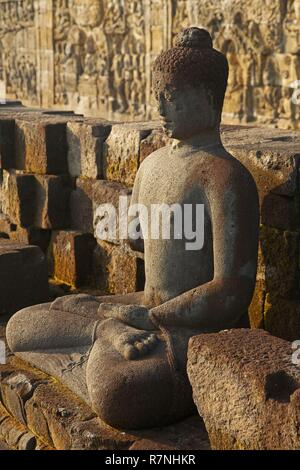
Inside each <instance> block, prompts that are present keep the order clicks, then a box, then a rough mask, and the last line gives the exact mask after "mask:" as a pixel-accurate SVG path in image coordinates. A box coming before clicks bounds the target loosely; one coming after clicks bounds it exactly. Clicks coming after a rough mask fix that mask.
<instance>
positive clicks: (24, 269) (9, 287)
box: [0, 239, 49, 314]
mask: <svg viewBox="0 0 300 470" xmlns="http://www.w3.org/2000/svg"><path fill="white" fill-rule="evenodd" d="M0 281H1V282H0V291H1V292H0V299H1V301H0V312H1V313H2V314H12V313H14V312H17V311H18V310H20V309H22V308H24V307H28V306H30V305H35V304H38V303H42V302H46V301H47V300H48V298H49V292H48V270H47V262H46V259H45V256H44V254H43V253H42V251H41V250H40V248H38V247H37V246H30V245H23V244H20V243H15V242H11V241H10V240H3V239H2V240H1V241H0Z"/></svg>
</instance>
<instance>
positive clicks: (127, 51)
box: [0, 0, 300, 128]
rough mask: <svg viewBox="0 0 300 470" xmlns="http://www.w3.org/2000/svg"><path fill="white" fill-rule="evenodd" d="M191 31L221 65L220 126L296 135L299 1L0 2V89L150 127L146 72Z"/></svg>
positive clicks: (29, 100) (46, 103)
mask: <svg viewBox="0 0 300 470" xmlns="http://www.w3.org/2000/svg"><path fill="white" fill-rule="evenodd" d="M191 25H193V26H204V27H206V28H208V29H209V31H210V32H211V34H212V36H213V39H214V43H215V47H216V48H217V49H219V50H221V51H223V52H224V53H225V54H226V55H227V57H228V60H229V63H230V77H229V86H228V91H227V99H226V103H225V109H224V118H225V119H226V120H227V122H242V121H243V122H245V121H246V122H255V121H258V122H261V123H264V124H268V125H272V126H279V127H281V128H299V122H300V121H299V109H300V108H299V106H297V104H296V103H293V102H292V100H291V97H292V95H293V93H294V92H295V88H294V87H296V85H295V81H296V80H299V79H300V59H299V57H300V56H299V44H300V1H299V0H263V1H261V0H253V1H251V2H249V1H248V0H202V1H200V0H199V1H197V0H36V1H34V0H9V1H8V0H0V81H2V83H5V85H6V92H7V96H8V97H9V98H14V99H15V98H18V99H21V100H23V101H24V102H25V103H26V104H28V105H39V106H43V107H51V108H52V107H60V108H62V107H64V108H65V109H72V110H73V109H75V110H76V111H77V112H84V113H85V114H88V115H97V116H102V117H104V118H108V119H115V120H128V119H134V120H137V119H139V120H142V119H145V118H147V119H149V118H151V117H155V107H154V103H153V97H152V96H151V64H152V62H153V60H154V58H155V57H156V56H157V55H158V54H159V52H160V51H161V50H162V49H164V48H167V47H170V46H171V45H172V43H173V39H174V36H175V34H176V33H177V32H178V31H179V30H181V29H182V28H183V27H186V26H191Z"/></svg>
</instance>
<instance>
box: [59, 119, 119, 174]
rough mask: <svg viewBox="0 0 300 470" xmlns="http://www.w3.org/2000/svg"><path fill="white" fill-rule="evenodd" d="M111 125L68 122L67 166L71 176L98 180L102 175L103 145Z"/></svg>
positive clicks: (105, 123)
mask: <svg viewBox="0 0 300 470" xmlns="http://www.w3.org/2000/svg"><path fill="white" fill-rule="evenodd" d="M110 130H111V125H110V124H109V123H107V122H103V123H100V122H99V123H92V122H89V121H88V120H86V121H84V122H76V121H74V122H69V123H68V128H67V138H68V165H69V173H70V175H71V176H83V177H86V178H95V179H96V178H99V177H101V176H102V174H103V168H102V167H103V161H102V160H103V158H102V157H103V143H104V142H105V140H106V139H107V137H108V135H109V133H110Z"/></svg>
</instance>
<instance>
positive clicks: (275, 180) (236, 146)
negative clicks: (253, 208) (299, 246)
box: [222, 126, 300, 230]
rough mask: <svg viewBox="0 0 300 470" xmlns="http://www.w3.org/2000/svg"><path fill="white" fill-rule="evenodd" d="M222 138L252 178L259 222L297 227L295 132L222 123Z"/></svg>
mask: <svg viewBox="0 0 300 470" xmlns="http://www.w3.org/2000/svg"><path fill="white" fill-rule="evenodd" d="M222 138H223V142H224V145H225V146H226V148H228V150H229V151H230V152H232V154H233V155H234V156H235V157H236V158H237V159H238V160H240V161H241V163H243V165H245V166H246V168H247V169H248V170H249V171H250V172H251V174H252V175H253V177H254V179H255V182H256V185H257V189H258V192H259V196H260V205H261V221H262V223H264V224H266V225H269V226H273V227H275V228H280V229H289V230H294V229H296V228H299V220H300V219H299V187H298V177H299V162H300V137H299V134H298V133H297V132H290V133H288V135H287V134H286V132H284V131H282V130H278V129H276V130H275V129H270V130H268V134H267V136H266V131H265V130H264V128H259V127H252V128H251V127H235V126H223V128H222ZM281 214H283V215H284V217H281V216H280V215H281Z"/></svg>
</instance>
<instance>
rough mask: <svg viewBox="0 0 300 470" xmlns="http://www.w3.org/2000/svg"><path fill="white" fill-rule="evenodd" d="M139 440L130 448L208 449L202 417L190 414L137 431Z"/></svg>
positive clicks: (208, 444)
mask: <svg viewBox="0 0 300 470" xmlns="http://www.w3.org/2000/svg"><path fill="white" fill-rule="evenodd" d="M138 435H139V437H140V438H141V440H138V441H136V442H135V443H134V444H133V445H132V446H131V447H130V450H183V449H184V450H209V449H210V443H209V440H208V435H207V431H206V429H205V426H204V423H203V420H202V418H200V417H199V416H192V417H190V418H187V419H185V420H184V421H181V422H179V423H176V424H173V425H170V426H166V427H164V428H160V429H153V430H145V431H139V433H138Z"/></svg>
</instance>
